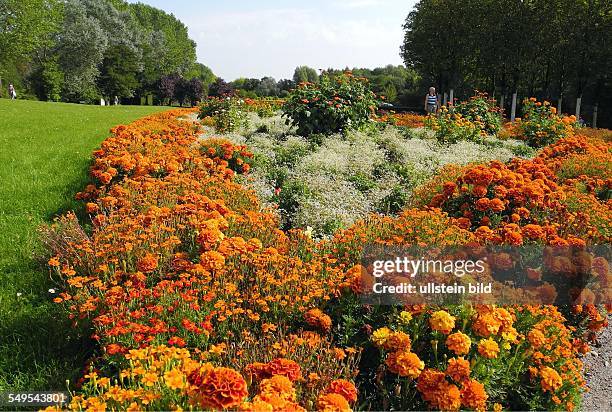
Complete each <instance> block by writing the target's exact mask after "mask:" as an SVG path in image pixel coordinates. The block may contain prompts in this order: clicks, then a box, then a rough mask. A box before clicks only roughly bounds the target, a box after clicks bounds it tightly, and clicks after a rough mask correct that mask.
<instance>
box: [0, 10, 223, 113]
mask: <svg viewBox="0 0 612 412" xmlns="http://www.w3.org/2000/svg"><path fill="white" fill-rule="evenodd" d="M168 75H174V76H178V77H180V78H182V79H188V80H187V82H188V81H189V80H191V79H198V80H199V81H200V83H201V84H202V85H203V87H206V86H207V85H208V84H210V83H212V82H213V81H214V80H215V76H214V74H213V73H212V71H211V70H210V69H209V68H207V67H206V66H204V65H201V64H198V63H196V53H195V42H194V41H193V40H191V39H190V38H189V36H188V33H187V28H186V27H185V25H184V24H183V23H181V22H180V21H179V20H177V19H176V18H175V17H174V16H172V15H169V14H167V13H165V12H163V11H161V10H159V9H156V8H154V7H151V6H147V5H144V4H141V3H136V4H129V3H126V2H124V1H123V0H2V1H1V2H0V89H2V90H4V89H5V88H6V87H5V86H6V83H7V82H13V83H16V84H17V86H18V88H19V89H20V91H21V92H22V93H24V92H25V93H26V94H27V93H30V94H33V95H36V97H38V98H39V99H44V100H56V101H57V100H63V101H72V102H79V101H86V102H92V101H97V100H98V99H99V98H100V97H105V98H107V99H108V98H114V96H118V97H119V98H122V99H138V98H139V97H144V96H148V95H151V94H152V95H154V96H156V97H157V98H159V99H163V98H164V91H163V90H162V89H161V86H162V83H161V79H162V78H163V77H165V76H168ZM2 81H4V82H5V85H4V86H2Z"/></svg>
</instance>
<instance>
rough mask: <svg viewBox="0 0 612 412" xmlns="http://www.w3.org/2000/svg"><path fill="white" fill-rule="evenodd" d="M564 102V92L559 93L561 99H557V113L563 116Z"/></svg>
mask: <svg viewBox="0 0 612 412" xmlns="http://www.w3.org/2000/svg"><path fill="white" fill-rule="evenodd" d="M562 103H563V94H560V95H559V100H558V101H557V114H558V115H559V116H561V105H562Z"/></svg>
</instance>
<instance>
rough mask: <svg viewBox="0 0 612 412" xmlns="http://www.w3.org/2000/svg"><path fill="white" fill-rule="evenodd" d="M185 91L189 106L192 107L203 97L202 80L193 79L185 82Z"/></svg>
mask: <svg viewBox="0 0 612 412" xmlns="http://www.w3.org/2000/svg"><path fill="white" fill-rule="evenodd" d="M186 89H187V95H186V97H187V99H188V100H189V102H190V103H191V106H194V105H195V102H197V101H198V100H201V99H202V96H203V95H204V84H203V83H202V80H200V79H198V78H197V77H194V78H193V79H191V80H189V81H188V82H187V85H186Z"/></svg>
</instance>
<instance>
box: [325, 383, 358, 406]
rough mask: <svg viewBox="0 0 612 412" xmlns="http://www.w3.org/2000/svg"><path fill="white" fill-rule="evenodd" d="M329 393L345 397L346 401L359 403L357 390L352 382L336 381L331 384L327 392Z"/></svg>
mask: <svg viewBox="0 0 612 412" xmlns="http://www.w3.org/2000/svg"><path fill="white" fill-rule="evenodd" d="M326 392H327V393H337V394H338V395H342V396H344V399H346V400H347V401H349V402H350V403H353V402H356V401H357V388H355V385H353V383H352V382H349V381H347V380H346V379H336V380H335V381H332V383H330V384H329V386H328V387H327V390H326Z"/></svg>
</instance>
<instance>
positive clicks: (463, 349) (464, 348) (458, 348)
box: [446, 332, 472, 355]
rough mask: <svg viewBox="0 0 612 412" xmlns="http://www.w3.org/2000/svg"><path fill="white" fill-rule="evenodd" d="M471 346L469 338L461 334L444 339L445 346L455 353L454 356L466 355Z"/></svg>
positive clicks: (457, 333)
mask: <svg viewBox="0 0 612 412" xmlns="http://www.w3.org/2000/svg"><path fill="white" fill-rule="evenodd" d="M471 345H472V340H471V339H470V337H469V336H468V335H466V334H464V333H461V332H455V333H453V334H450V335H448V337H447V338H446V346H447V347H448V348H449V349H450V350H452V351H453V352H455V354H456V355H467V353H468V352H469V351H470V346H471Z"/></svg>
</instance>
